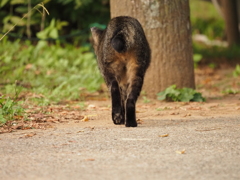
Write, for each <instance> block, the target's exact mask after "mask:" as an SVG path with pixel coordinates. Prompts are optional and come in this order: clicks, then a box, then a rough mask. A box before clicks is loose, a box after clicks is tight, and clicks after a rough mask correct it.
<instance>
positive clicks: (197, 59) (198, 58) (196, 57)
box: [193, 54, 202, 68]
mask: <svg viewBox="0 0 240 180" xmlns="http://www.w3.org/2000/svg"><path fill="white" fill-rule="evenodd" d="M201 59H202V55H201V54H193V62H194V68H197V66H198V63H199V62H200V61H201Z"/></svg>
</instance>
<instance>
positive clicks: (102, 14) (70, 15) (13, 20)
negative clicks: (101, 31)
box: [0, 0, 110, 44]
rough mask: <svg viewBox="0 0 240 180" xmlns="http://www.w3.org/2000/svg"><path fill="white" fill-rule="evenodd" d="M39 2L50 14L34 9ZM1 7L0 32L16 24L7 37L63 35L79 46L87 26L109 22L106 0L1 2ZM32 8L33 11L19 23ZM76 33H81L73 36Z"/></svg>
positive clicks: (86, 33)
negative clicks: (72, 37)
mask: <svg viewBox="0 0 240 180" xmlns="http://www.w3.org/2000/svg"><path fill="white" fill-rule="evenodd" d="M39 3H43V4H44V6H45V8H46V9H47V10H48V12H49V13H50V14H49V15H47V14H46V13H45V12H44V11H43V10H41V9H39V10H38V11H37V10H35V8H34V9H33V7H35V6H36V5H37V4H39ZM0 8H1V11H0V19H2V21H0V33H1V32H3V33H5V32H7V31H8V30H10V29H11V28H12V27H13V26H14V25H15V24H17V25H16V27H15V28H14V30H13V31H11V33H9V34H8V36H10V37H14V38H15V37H20V38H21V37H23V36H25V37H26V36H28V37H29V36H31V37H32V39H34V38H35V37H37V33H39V32H40V31H43V30H44V31H45V32H41V33H40V34H38V36H39V37H40V38H42V34H44V37H46V35H47V37H54V38H59V36H63V37H66V38H65V39H67V40H68V41H69V40H72V41H73V42H75V43H76V42H78V44H80V43H84V42H85V41H87V38H88V35H89V33H90V31H89V27H90V26H89V25H90V24H92V23H100V24H107V22H108V20H109V19H110V8H109V0H94V1H93V0H31V1H26V0H2V1H0ZM31 9H32V10H33V11H31V13H29V14H28V15H27V16H26V18H24V19H23V20H21V18H22V17H23V16H25V15H26V14H27V13H28V12H29V11H30V10H31ZM45 28H46V29H45ZM29 31H30V32H29ZM79 31H80V32H83V33H82V34H81V35H79V34H77V35H74V34H76V32H79ZM71 36H74V39H71V38H70V37H71ZM60 40H63V39H62V38H60Z"/></svg>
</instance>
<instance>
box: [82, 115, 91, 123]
mask: <svg viewBox="0 0 240 180" xmlns="http://www.w3.org/2000/svg"><path fill="white" fill-rule="evenodd" d="M81 121H82V122H86V121H89V119H88V117H87V116H84V118H83V119H82V120H81Z"/></svg>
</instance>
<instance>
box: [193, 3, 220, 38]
mask: <svg viewBox="0 0 240 180" xmlns="http://www.w3.org/2000/svg"><path fill="white" fill-rule="evenodd" d="M190 10H191V15H190V17H191V24H192V32H193V34H204V35H206V36H207V37H208V38H209V39H215V38H222V37H223V36H224V25H225V24H224V19H223V18H222V17H221V16H220V15H219V13H218V12H217V10H216V8H215V7H214V5H213V4H212V3H210V2H205V1H196V0H190Z"/></svg>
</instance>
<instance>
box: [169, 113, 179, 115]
mask: <svg viewBox="0 0 240 180" xmlns="http://www.w3.org/2000/svg"><path fill="white" fill-rule="evenodd" d="M178 114H179V113H178V112H177V113H176V112H173V113H170V115H178Z"/></svg>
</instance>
